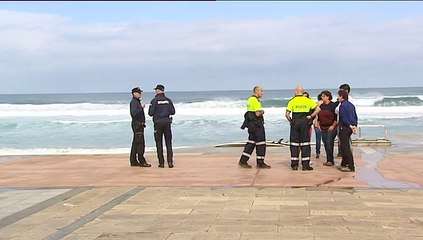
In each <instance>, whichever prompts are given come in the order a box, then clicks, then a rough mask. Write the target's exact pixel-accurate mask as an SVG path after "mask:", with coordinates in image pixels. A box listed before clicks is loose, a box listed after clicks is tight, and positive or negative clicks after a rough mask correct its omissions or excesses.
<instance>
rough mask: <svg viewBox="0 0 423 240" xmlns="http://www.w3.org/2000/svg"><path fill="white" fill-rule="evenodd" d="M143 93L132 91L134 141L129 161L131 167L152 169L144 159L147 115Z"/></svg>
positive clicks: (135, 89) (139, 90)
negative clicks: (142, 102)
mask: <svg viewBox="0 0 423 240" xmlns="http://www.w3.org/2000/svg"><path fill="white" fill-rule="evenodd" d="M141 92H142V90H141V89H140V88H139V87H136V88H134V89H132V100H131V103H130V104H129V108H130V113H131V117H132V123H131V126H132V132H133V133H134V138H133V140H132V147H131V155H130V156H129V161H130V163H131V166H133V167H135V166H139V167H151V165H150V164H148V163H147V161H146V160H145V158H144V152H145V139H144V128H145V114H144V104H141V100H140V98H141Z"/></svg>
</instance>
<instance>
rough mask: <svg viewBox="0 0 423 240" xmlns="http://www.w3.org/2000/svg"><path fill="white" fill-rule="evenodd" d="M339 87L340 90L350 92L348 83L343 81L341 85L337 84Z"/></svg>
mask: <svg viewBox="0 0 423 240" xmlns="http://www.w3.org/2000/svg"><path fill="white" fill-rule="evenodd" d="M339 89H342V90H344V91H346V92H347V93H350V92H351V88H350V85H348V84H346V83H344V84H342V85H341V86H339Z"/></svg>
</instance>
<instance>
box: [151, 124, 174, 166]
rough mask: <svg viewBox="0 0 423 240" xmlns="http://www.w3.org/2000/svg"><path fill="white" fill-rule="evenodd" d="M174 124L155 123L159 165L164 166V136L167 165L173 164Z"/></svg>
mask: <svg viewBox="0 0 423 240" xmlns="http://www.w3.org/2000/svg"><path fill="white" fill-rule="evenodd" d="M171 124H172V123H170V122H169V123H166V122H164V123H161V122H159V123H154V140H155V141H156V149H157V158H158V159H159V164H160V165H163V164H164V156H163V136H164V138H165V143H166V153H167V163H168V164H169V163H173V150H172V129H171Z"/></svg>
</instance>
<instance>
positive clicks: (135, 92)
mask: <svg viewBox="0 0 423 240" xmlns="http://www.w3.org/2000/svg"><path fill="white" fill-rule="evenodd" d="M141 93H142V90H141V89H140V88H139V87H136V88H133V89H132V96H133V97H134V98H140V97H141Z"/></svg>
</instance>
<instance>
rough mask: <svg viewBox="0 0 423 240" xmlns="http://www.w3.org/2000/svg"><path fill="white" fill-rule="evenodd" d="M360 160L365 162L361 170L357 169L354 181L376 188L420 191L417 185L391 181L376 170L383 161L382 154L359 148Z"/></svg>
mask: <svg viewBox="0 0 423 240" xmlns="http://www.w3.org/2000/svg"><path fill="white" fill-rule="evenodd" d="M361 158H362V159H363V161H364V162H365V166H364V167H363V168H360V169H358V171H357V173H358V174H357V176H356V179H357V180H359V181H363V182H366V183H368V184H369V185H370V186H372V187H376V188H406V189H407V188H413V189H416V188H417V189H420V188H421V187H420V185H419V184H417V183H410V182H400V181H392V180H388V179H386V178H385V177H384V176H383V175H382V174H381V173H380V172H379V171H378V170H377V164H378V162H379V161H380V160H382V159H383V154H382V153H380V152H378V151H376V150H374V149H373V148H370V147H362V148H361Z"/></svg>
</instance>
